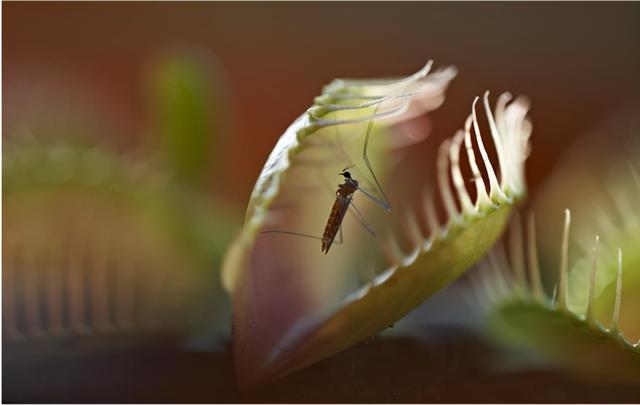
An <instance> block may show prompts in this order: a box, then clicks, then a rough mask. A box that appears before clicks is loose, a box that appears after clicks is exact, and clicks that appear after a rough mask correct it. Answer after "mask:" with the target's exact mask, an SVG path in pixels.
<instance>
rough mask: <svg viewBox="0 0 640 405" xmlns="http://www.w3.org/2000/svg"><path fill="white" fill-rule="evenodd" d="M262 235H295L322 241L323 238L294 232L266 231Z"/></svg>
mask: <svg viewBox="0 0 640 405" xmlns="http://www.w3.org/2000/svg"><path fill="white" fill-rule="evenodd" d="M260 233H281V234H285V235H295V236H302V237H303V238H310V239H316V240H322V238H321V237H320V236H315V235H308V234H306V233H300V232H293V231H279V230H266V231H262V232H260Z"/></svg>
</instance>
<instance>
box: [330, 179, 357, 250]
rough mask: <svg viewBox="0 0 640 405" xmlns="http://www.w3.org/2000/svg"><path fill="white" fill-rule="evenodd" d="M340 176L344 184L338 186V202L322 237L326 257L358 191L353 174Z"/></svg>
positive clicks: (334, 205) (335, 203)
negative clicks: (342, 177) (354, 194)
mask: <svg viewBox="0 0 640 405" xmlns="http://www.w3.org/2000/svg"><path fill="white" fill-rule="evenodd" d="M340 175H341V176H344V183H342V184H340V185H339V186H338V190H337V191H336V200H335V201H334V203H333V207H332V208H331V213H330V214H329V219H328V220H327V225H326V226H325V227H324V234H323V235H322V251H323V252H324V254H325V255H326V254H327V253H329V248H330V247H331V245H332V244H333V241H334V239H335V238H336V235H337V234H338V231H339V230H340V227H341V226H342V220H343V219H344V217H345V215H346V214H347V210H348V209H349V206H350V205H351V202H352V201H353V193H355V192H356V190H358V181H357V180H356V179H353V178H351V173H349V172H347V171H343V172H342V173H340Z"/></svg>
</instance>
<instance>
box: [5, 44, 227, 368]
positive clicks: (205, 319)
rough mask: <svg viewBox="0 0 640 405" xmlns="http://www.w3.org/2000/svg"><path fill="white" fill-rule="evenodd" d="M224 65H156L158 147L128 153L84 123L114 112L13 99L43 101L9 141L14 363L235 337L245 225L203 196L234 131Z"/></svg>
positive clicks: (8, 287)
mask: <svg viewBox="0 0 640 405" xmlns="http://www.w3.org/2000/svg"><path fill="white" fill-rule="evenodd" d="M216 64H217V62H216V59H215V58H214V56H213V55H211V54H207V53H206V52H205V51H203V50H199V49H198V50H193V49H176V50H174V51H171V52H168V53H166V54H165V55H163V56H162V57H160V58H157V59H156V60H154V61H153V62H152V63H150V66H149V72H148V73H149V74H148V75H146V76H145V77H148V78H149V81H148V82H147V83H145V85H146V90H147V93H148V94H149V99H150V105H151V108H150V117H149V118H150V119H149V122H148V123H147V124H146V129H145V130H144V131H143V132H144V134H143V135H146V136H145V137H143V138H142V139H141V141H140V144H139V145H137V146H136V147H135V148H129V150H128V151H127V152H126V153H124V152H121V151H119V150H118V149H121V148H119V147H118V146H117V145H115V144H114V143H113V139H117V138H118V135H117V134H104V131H105V128H113V127H114V125H112V123H110V122H102V121H100V120H99V119H97V118H96V117H99V114H86V113H83V111H93V110H95V111H100V109H101V108H103V107H102V106H100V105H93V106H92V107H90V106H89V105H88V104H83V103H75V104H74V103H71V104H65V102H67V101H68V98H66V97H65V95H66V94H68V93H67V92H71V91H72V90H71V89H64V88H63V87H62V86H60V87H59V88H58V90H59V92H58V93H53V94H42V93H38V90H42V88H44V87H40V88H38V87H37V79H35V80H31V82H32V85H33V82H34V81H35V83H36V85H34V87H35V90H34V89H31V90H30V89H27V88H16V89H14V91H15V92H17V93H21V92H22V94H26V95H28V96H29V97H33V98H34V99H33V100H32V102H31V103H29V99H28V97H27V99H26V100H25V103H24V107H25V109H24V110H20V109H16V108H15V106H13V107H14V111H13V114H12V115H11V116H10V119H9V120H8V122H5V128H6V130H5V134H4V137H3V148H4V152H3V183H4V184H3V217H4V227H3V251H4V252H3V274H2V276H3V286H4V288H3V330H4V344H5V346H4V348H5V350H4V354H5V356H4V361H5V364H9V365H10V366H11V365H16V364H17V363H20V364H31V363H30V362H33V361H38V360H41V359H46V358H47V357H48V356H60V355H61V354H64V353H66V354H67V355H73V354H74V353H78V352H83V353H89V354H90V353H92V352H99V351H109V350H113V349H117V348H118V347H122V345H125V346H126V345H133V346H135V345H140V344H141V342H145V341H149V340H151V341H153V340H154V339H163V338H167V337H171V338H174V339H176V342H177V345H181V344H184V343H185V342H187V341H188V340H185V339H192V340H191V341H192V342H193V341H194V340H193V339H196V341H197V342H198V343H199V346H198V347H199V348H202V349H214V348H215V347H216V345H218V344H219V343H220V341H219V339H220V337H221V336H222V337H224V336H226V335H227V334H228V326H227V325H228V316H227V313H228V311H229V309H228V303H227V300H226V299H225V296H224V294H223V293H222V289H221V287H220V283H219V274H218V269H219V266H220V262H221V259H222V255H223V252H224V249H225V248H226V245H227V242H228V240H229V237H230V235H231V234H232V232H233V229H234V227H235V222H234V221H233V218H234V217H236V214H235V213H234V212H233V211H232V210H231V209H230V208H229V207H228V206H227V205H226V204H225V202H224V201H221V200H220V199H219V198H218V197H216V196H215V195H214V194H213V193H211V192H208V191H207V190H206V188H205V186H206V181H207V179H208V178H210V177H211V176H214V175H215V174H216V171H217V170H219V169H220V166H219V165H218V164H217V163H218V160H219V155H220V154H219V153H218V147H219V143H220V142H221V141H222V140H223V139H224V138H225V134H224V131H225V130H226V128H225V125H226V124H225V123H224V120H225V116H226V112H225V110H224V109H223V107H222V105H223V104H224V103H225V97H226V96H227V95H226V94H225V92H224V88H223V85H224V76H223V75H222V72H221V70H220V68H219V67H217V65H216ZM23 84H24V83H23ZM76 92H77V91H76ZM25 97H26V96H25ZM34 106H36V107H34ZM92 108H93V110H92ZM61 110H65V111H67V114H56V111H58V112H60V111H61ZM74 112H75V113H74ZM128 137H129V138H131V137H134V138H135V136H128ZM125 138H126V137H125ZM34 345H37V347H40V348H43V349H42V350H39V351H37V352H34V351H32V350H30V348H33V347H36V346H34ZM87 348H89V349H88V352H87ZM34 356H35V357H34ZM60 360H61V361H64V355H63V356H62V358H60ZM10 366H9V367H10ZM10 369H11V368H9V369H5V370H10Z"/></svg>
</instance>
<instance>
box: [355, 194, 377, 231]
mask: <svg viewBox="0 0 640 405" xmlns="http://www.w3.org/2000/svg"><path fill="white" fill-rule="evenodd" d="M349 212H351V213H352V214H353V216H354V217H355V218H356V219H357V220H358V222H360V225H362V226H363V227H364V229H366V230H367V232H369V234H370V235H371V236H373V237H374V238H375V237H376V231H375V230H374V229H373V227H372V226H371V225H369V223H367V221H366V220H365V219H364V216H363V215H362V213H361V212H360V210H359V209H358V207H356V205H355V204H354V203H353V201H351V204H350V205H349Z"/></svg>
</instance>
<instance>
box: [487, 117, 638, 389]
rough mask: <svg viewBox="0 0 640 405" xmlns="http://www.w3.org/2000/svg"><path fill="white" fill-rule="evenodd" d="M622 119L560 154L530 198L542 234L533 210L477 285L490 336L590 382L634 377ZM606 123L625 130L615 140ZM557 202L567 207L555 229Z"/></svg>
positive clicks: (633, 291)
mask: <svg viewBox="0 0 640 405" xmlns="http://www.w3.org/2000/svg"><path fill="white" fill-rule="evenodd" d="M632 120H637V117H632ZM628 122H629V117H628V116H627V117H624V116H620V117H617V119H616V122H615V127H612V126H611V125H609V126H608V127H605V128H601V129H600V130H598V131H595V134H594V135H596V136H591V137H587V138H586V139H585V140H584V141H583V144H582V145H576V147H575V148H573V149H572V150H571V153H570V154H569V155H568V156H565V158H564V159H563V160H562V162H561V163H560V164H559V165H558V168H557V169H556V171H555V173H554V174H553V175H552V177H551V178H550V179H549V180H548V182H547V185H546V188H545V190H544V191H543V192H542V193H540V195H539V196H538V201H537V203H536V216H537V217H538V222H539V223H541V224H542V226H541V227H542V229H544V232H543V233H542V236H543V237H541V238H536V229H535V224H534V221H533V217H530V218H529V220H528V223H527V229H526V232H525V233H524V235H526V238H525V237H524V235H523V230H522V228H521V226H520V224H519V223H518V222H516V223H514V225H513V227H512V229H511V232H510V233H511V235H510V238H509V245H510V246H509V251H510V254H509V255H508V259H507V255H506V254H505V249H504V246H502V245H499V246H498V248H496V250H495V251H494V252H492V254H490V255H489V257H488V259H487V260H486V261H485V262H484V263H483V264H482V265H481V272H480V273H479V275H478V276H479V277H478V278H477V279H476V282H475V288H476V292H477V293H478V295H479V296H480V302H481V303H482V307H483V308H484V309H483V311H484V312H485V315H486V318H485V320H486V324H485V327H486V330H487V331H488V332H489V333H490V335H491V337H492V338H494V339H495V341H497V342H499V343H501V344H506V345H507V346H509V347H515V348H520V349H522V348H527V349H529V351H530V352H533V353H534V354H538V356H536V357H534V358H537V359H538V360H540V359H542V360H544V361H546V362H548V363H550V364H554V365H558V366H562V367H564V368H565V369H568V370H570V371H572V372H574V373H577V374H580V375H582V376H586V377H587V378H589V379H591V380H592V381H600V382H603V381H604V382H607V381H608V382H612V381H613V382H615V381H618V382H620V381H622V382H631V383H635V384H640V317H639V316H638V313H637V309H638V305H639V304H640V301H639V300H638V297H639V288H640V266H639V264H640V263H639V251H638V246H640V213H639V212H638V209H637V208H638V206H640V178H639V177H638V169H637V168H638V166H639V165H640V144H638V141H637V135H636V134H637V126H636V128H628V127H625V123H628ZM631 122H633V121H631ZM636 125H637V124H636ZM611 130H615V131H620V132H622V133H625V136H624V137H623V138H622V141H621V142H620V143H618V144H614V145H611V144H608V142H607V139H606V138H602V137H601V136H600V135H601V134H606V133H607V132H609V131H611ZM627 134H628V135H627ZM607 144H608V145H607ZM603 151H607V152H609V153H606V154H605V155H603V153H602V152H603ZM603 156H605V158H602V157H603ZM594 159H597V160H595V161H596V162H597V163H593V162H594ZM586 161H588V162H590V163H591V164H589V165H585V164H584V162H586ZM560 204H564V205H565V206H567V207H571V211H569V210H567V211H566V212H565V219H564V223H563V224H562V225H563V229H562V231H561V232H557V227H556V226H554V225H555V224H553V222H557V221H555V220H554V219H552V218H555V215H553V214H552V211H553V210H557V207H558V206H559V205H560ZM550 229H551V230H550ZM560 236H561V238H560ZM549 240H551V242H552V243H555V244H556V247H554V246H553V245H552V244H551V243H550V241H549ZM538 241H540V242H538ZM538 244H539V245H538ZM550 258H555V259H557V260H558V262H559V265H558V264H557V263H552V262H551V261H550ZM539 263H541V264H539ZM526 274H528V275H529V277H527V276H526ZM542 277H543V278H544V280H545V281H547V282H546V283H545V282H544V281H543V278H542ZM545 284H546V285H547V287H546V288H545ZM551 286H553V287H552V288H551ZM545 290H546V291H545Z"/></svg>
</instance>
